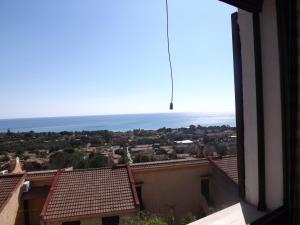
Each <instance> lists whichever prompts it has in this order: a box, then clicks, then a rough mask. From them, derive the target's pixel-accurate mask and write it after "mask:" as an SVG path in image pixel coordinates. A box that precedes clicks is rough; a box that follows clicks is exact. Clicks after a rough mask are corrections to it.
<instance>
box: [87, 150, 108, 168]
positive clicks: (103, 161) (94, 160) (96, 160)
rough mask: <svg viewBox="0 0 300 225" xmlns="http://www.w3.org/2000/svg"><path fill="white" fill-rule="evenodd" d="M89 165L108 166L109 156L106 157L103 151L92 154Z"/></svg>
mask: <svg viewBox="0 0 300 225" xmlns="http://www.w3.org/2000/svg"><path fill="white" fill-rule="evenodd" d="M88 166H89V168H100V167H105V166H107V157H105V156H104V155H103V154H102V153H101V152H96V153H94V154H91V156H90V158H89V162H88Z"/></svg>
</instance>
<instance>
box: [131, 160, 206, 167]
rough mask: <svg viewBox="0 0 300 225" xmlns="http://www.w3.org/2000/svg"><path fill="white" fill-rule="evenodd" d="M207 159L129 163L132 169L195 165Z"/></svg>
mask: <svg viewBox="0 0 300 225" xmlns="http://www.w3.org/2000/svg"><path fill="white" fill-rule="evenodd" d="M207 162H208V161H207V159H205V158H201V159H197V158H193V159H174V160H164V161H154V162H145V163H134V164H132V165H131V167H132V168H133V169H146V168H161V167H170V166H181V165H196V164H203V163H207Z"/></svg>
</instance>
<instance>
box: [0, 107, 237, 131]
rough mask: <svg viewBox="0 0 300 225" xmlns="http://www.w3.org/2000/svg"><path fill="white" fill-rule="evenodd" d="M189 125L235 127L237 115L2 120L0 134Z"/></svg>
mask: <svg viewBox="0 0 300 225" xmlns="http://www.w3.org/2000/svg"><path fill="white" fill-rule="evenodd" d="M190 125H201V126H221V125H228V126H232V127H234V126H235V114H234V113H195V112H193V113H148V114H122V115H99V116H70V117H47V118H46V117H45V118H26V119H0V132H6V131H7V130H8V129H9V130H10V131H12V132H26V131H34V132H60V131H83V130H85V131H95V130H110V131H128V130H133V129H145V130H156V129H159V128H162V127H166V128H180V127H188V126H190Z"/></svg>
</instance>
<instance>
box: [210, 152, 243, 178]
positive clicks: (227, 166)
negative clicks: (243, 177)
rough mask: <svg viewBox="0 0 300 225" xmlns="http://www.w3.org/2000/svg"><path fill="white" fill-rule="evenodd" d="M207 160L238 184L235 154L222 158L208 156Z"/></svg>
mask: <svg viewBox="0 0 300 225" xmlns="http://www.w3.org/2000/svg"><path fill="white" fill-rule="evenodd" d="M209 161H210V162H211V163H212V164H213V165H214V166H216V167H217V168H218V169H220V170H221V171H222V172H223V173H224V174H225V175H226V176H228V177H229V178H230V179H231V180H232V181H233V182H234V183H236V184H238V182H239V179H238V168H237V156H225V157H223V158H209Z"/></svg>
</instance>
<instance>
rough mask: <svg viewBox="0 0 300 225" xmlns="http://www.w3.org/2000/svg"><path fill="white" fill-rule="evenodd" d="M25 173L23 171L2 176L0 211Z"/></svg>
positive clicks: (0, 182)
mask: <svg viewBox="0 0 300 225" xmlns="http://www.w3.org/2000/svg"><path fill="white" fill-rule="evenodd" d="M23 175H24V174H23V173H21V174H9V175H1V176H0V211H1V210H2V208H3V207H4V205H5V203H6V202H7V201H8V199H9V198H10V196H11V194H12V192H14V190H15V189H16V188H17V186H18V184H19V183H20V182H21V180H22V178H23Z"/></svg>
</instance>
